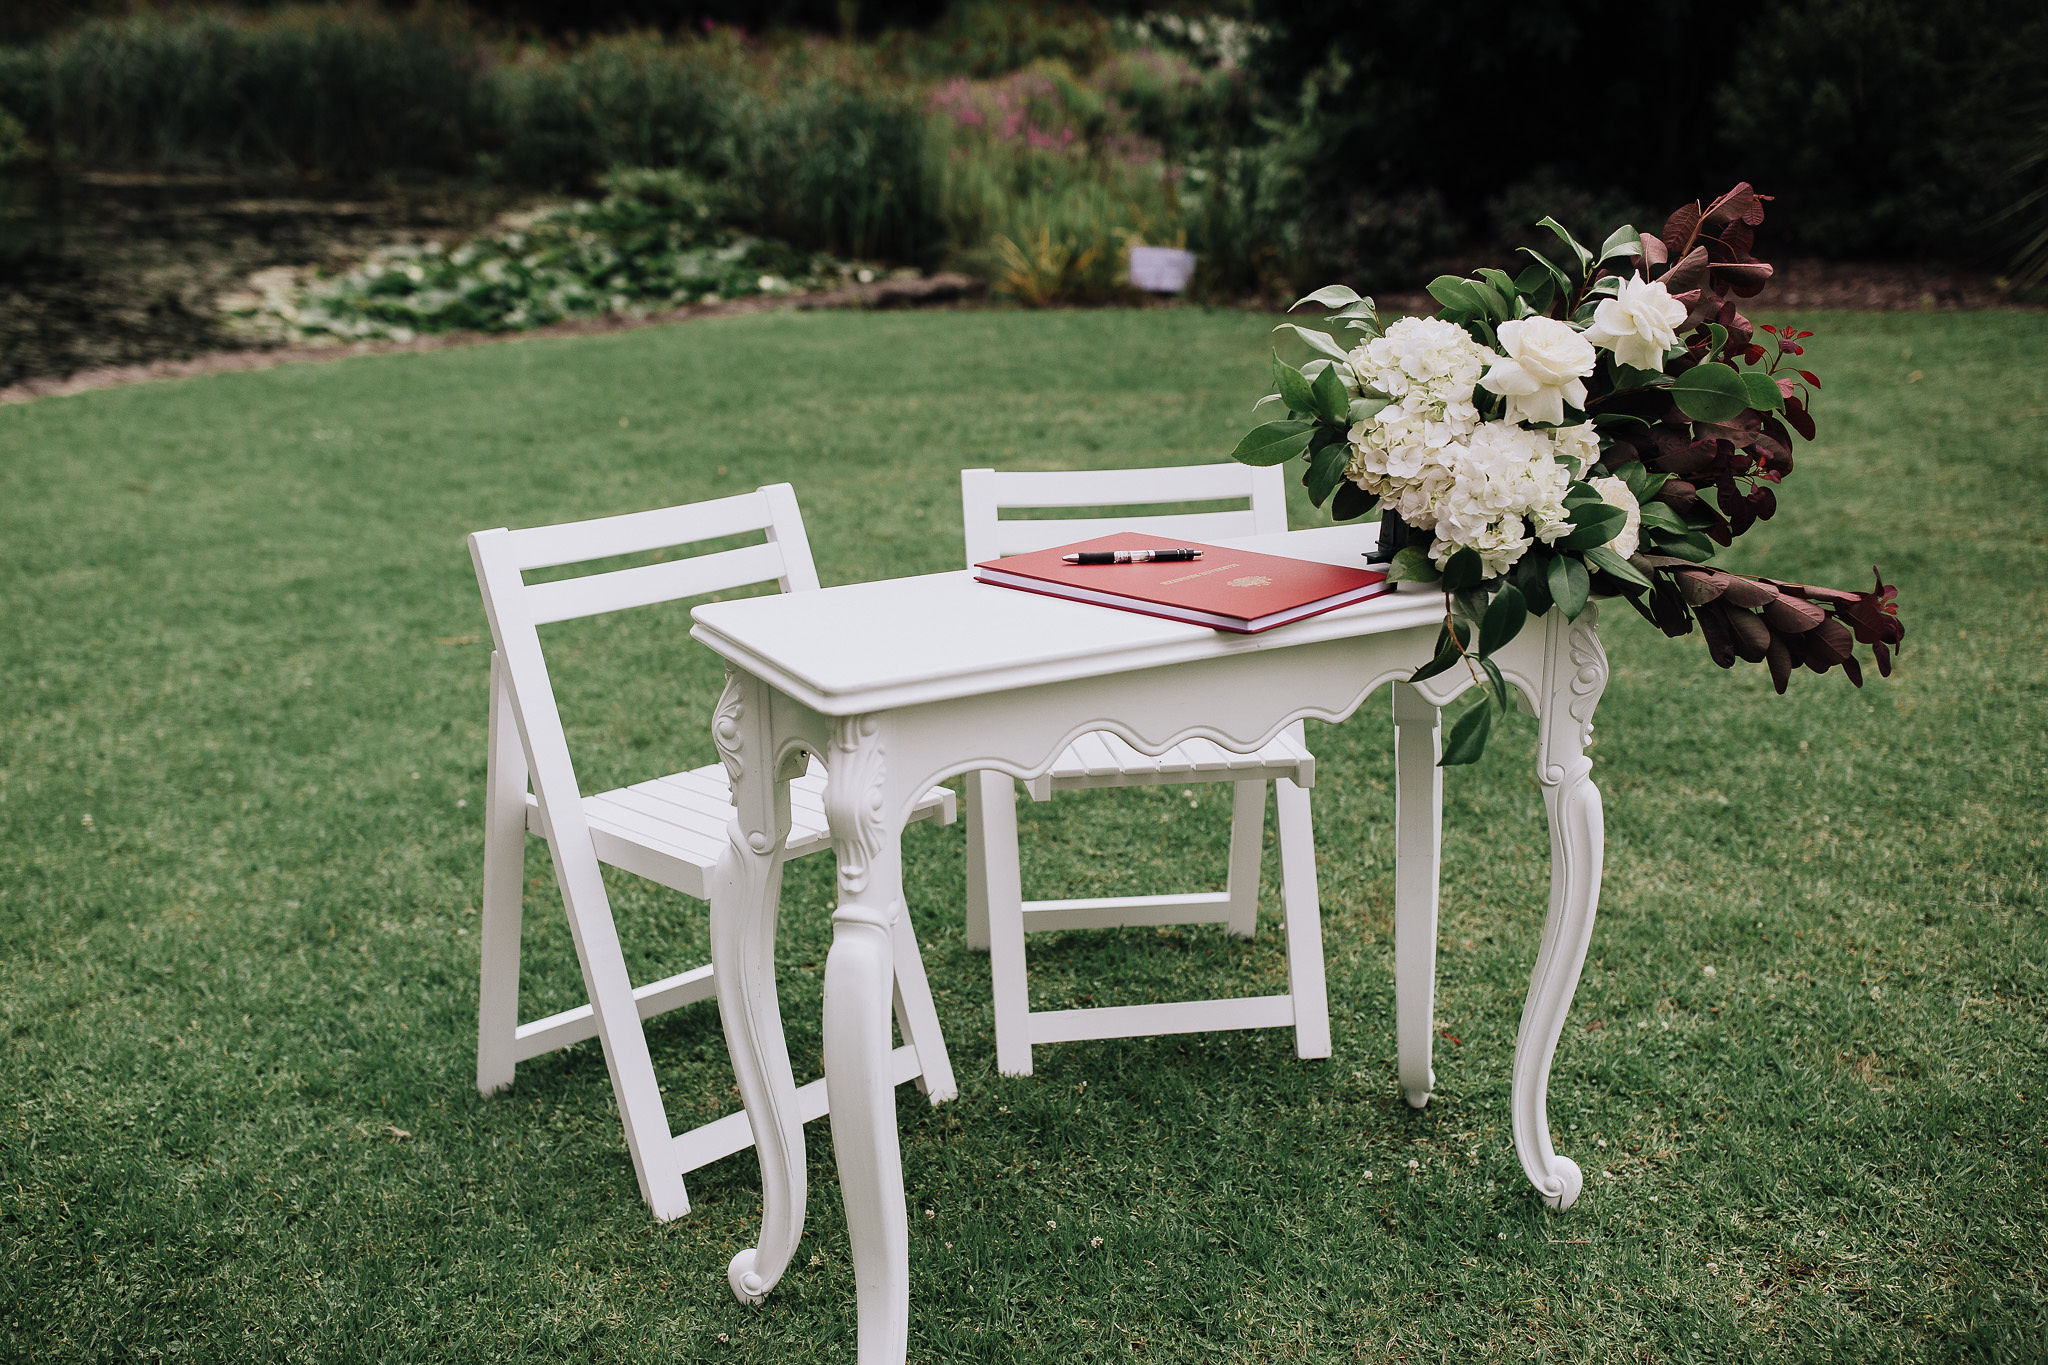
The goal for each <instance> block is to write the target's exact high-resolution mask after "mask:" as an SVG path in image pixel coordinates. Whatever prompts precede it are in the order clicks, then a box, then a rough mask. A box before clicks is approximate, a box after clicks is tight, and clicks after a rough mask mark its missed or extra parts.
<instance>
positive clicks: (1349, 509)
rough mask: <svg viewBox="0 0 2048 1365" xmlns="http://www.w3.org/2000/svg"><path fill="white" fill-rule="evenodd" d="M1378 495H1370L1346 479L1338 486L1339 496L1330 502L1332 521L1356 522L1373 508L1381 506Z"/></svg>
mask: <svg viewBox="0 0 2048 1365" xmlns="http://www.w3.org/2000/svg"><path fill="white" fill-rule="evenodd" d="M1379 502H1380V498H1379V494H1377V493H1368V492H1366V491H1365V490H1364V489H1363V488H1360V487H1359V486H1358V485H1357V484H1355V483H1353V482H1351V480H1349V479H1346V480H1344V482H1342V483H1340V484H1338V485H1337V496H1336V497H1335V498H1334V499H1332V500H1331V502H1330V519H1331V520H1332V521H1356V520H1357V519H1358V518H1360V517H1362V516H1364V515H1365V514H1366V513H1367V512H1370V511H1372V509H1373V508H1375V507H1377V506H1379Z"/></svg>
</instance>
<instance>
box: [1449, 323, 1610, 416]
mask: <svg viewBox="0 0 2048 1365" xmlns="http://www.w3.org/2000/svg"><path fill="white" fill-rule="evenodd" d="M1499 336H1500V346H1501V349H1502V350H1503V351H1505V352H1507V356H1506V358H1505V359H1502V360H1496V361H1494V362H1493V368H1492V369H1489V370H1488V371H1487V372H1486V374H1485V376H1484V377H1483V378H1482V379H1480V381H1479V387H1480V388H1482V389H1485V390H1486V391H1487V392H1488V393H1497V394H1499V395H1500V396H1501V397H1503V398H1505V399H1507V400H1508V410H1507V417H1508V420H1509V421H1510V422H1548V423H1550V424H1551V425H1553V426H1562V425H1563V424H1564V409H1565V404H1567V403H1569V404H1571V405H1572V406H1573V407H1575V408H1583V407H1585V406H1586V384H1585V378H1586V376H1587V375H1589V374H1591V373H1593V367H1594V365H1596V364H1598V363H1599V357H1598V356H1596V355H1594V354H1593V344H1592V343H1591V342H1589V341H1587V340H1586V338H1585V337H1584V336H1583V335H1582V334H1581V333H1580V332H1579V329H1578V328H1576V327H1574V326H1572V325H1571V324H1570V323H1568V322H1559V321H1558V320H1557V319H1556V318H1516V319H1514V320H1513V321H1512V322H1503V323H1502V324H1501V325H1500V332H1499Z"/></svg>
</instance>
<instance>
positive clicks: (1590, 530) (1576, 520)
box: [1551, 502, 1628, 551]
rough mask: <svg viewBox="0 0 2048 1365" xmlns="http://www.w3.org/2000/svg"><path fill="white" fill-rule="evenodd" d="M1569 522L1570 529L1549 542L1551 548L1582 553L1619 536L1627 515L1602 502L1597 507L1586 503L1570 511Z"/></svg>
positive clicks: (1625, 523) (1626, 523)
mask: <svg viewBox="0 0 2048 1365" xmlns="http://www.w3.org/2000/svg"><path fill="white" fill-rule="evenodd" d="M1571 522H1572V529H1571V530H1570V531H1568V532H1566V533H1565V534H1564V535H1563V536H1562V537H1560V538H1559V539H1557V540H1554V541H1552V542H1551V545H1552V547H1553V548H1556V549H1559V550H1565V551H1571V550H1580V551H1584V550H1590V549H1592V548H1593V547H1594V546H1595V545H1605V544H1606V543H1607V542H1608V541H1610V540H1612V539H1614V538H1615V537H1616V536H1618V535H1620V534H1621V528H1622V527H1624V526H1626V525H1628V513H1626V512H1624V511H1622V510H1621V509H1620V508H1619V507H1611V506H1609V505H1608V504H1606V503H1604V502H1603V503H1601V504H1600V505H1599V506H1598V507H1595V506H1593V505H1592V504H1590V503H1588V504H1586V505H1585V506H1583V507H1574V508H1573V509H1572V512H1571Z"/></svg>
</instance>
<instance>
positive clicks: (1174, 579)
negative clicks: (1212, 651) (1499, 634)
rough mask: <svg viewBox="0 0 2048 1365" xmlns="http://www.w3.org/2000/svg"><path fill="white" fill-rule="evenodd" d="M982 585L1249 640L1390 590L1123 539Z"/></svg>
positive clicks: (1311, 570) (1317, 572)
mask: <svg viewBox="0 0 2048 1365" xmlns="http://www.w3.org/2000/svg"><path fill="white" fill-rule="evenodd" d="M1177 547H1185V548H1187V549H1192V550H1200V551H1201V552H1202V557H1201V558H1200V559H1195V560H1181V561H1168V562H1163V563H1151V564H1068V563H1066V562H1065V560H1064V558H1063V557H1064V556H1066V555H1071V554H1080V553H1084V552H1086V551H1090V550H1096V551H1100V550H1165V549H1173V548H1177ZM974 576H975V578H977V579H979V580H980V581H981V582H983V583H994V584H997V585H998V586H1000V587H1005V588H1022V589H1024V590H1025V591H1026V592H1042V593H1045V594H1046V595H1048V596H1051V597H1066V598H1071V599H1073V600H1074V601H1076V602H1093V603H1096V604H1098V605H1100V606H1105V607H1115V608H1117V609H1118V610H1119V611H1135V612H1141V613H1143V614H1144V615H1146V616H1163V617H1165V618H1167V619H1168V620H1170V621H1190V622H1193V623H1194V624H1196V625H1200V626H1214V627H1215V628H1216V629H1217V630H1230V631H1236V632H1237V633H1239V634H1241V635H1249V634H1252V633H1254V632H1256V631H1261V630H1271V629H1272V628H1273V627H1274V626H1284V625H1286V624H1287V623H1288V622H1289V621H1299V620H1301V619H1302V618H1303V617H1306V616H1316V615H1320V614H1321V613H1323V612H1326V611H1335V610H1336V609H1337V608H1339V607H1348V606H1350V605H1351V604H1352V603H1353V602H1362V601H1364V600H1365V599H1366V598H1368V597H1377V596H1379V595H1380V594H1381V593H1383V592H1386V591H1387V590H1388V589H1389V588H1390V587H1391V586H1392V585H1391V584H1389V583H1388V582H1387V576H1386V575H1385V574H1383V573H1378V572H1375V571H1373V570H1369V569H1351V568H1346V567H1344V566H1343V565H1340V564H1321V563H1317V562H1316V561H1314V560H1308V559H1287V558H1284V557H1282V556H1280V555H1262V554H1254V553H1253V552H1251V551H1250V550H1228V549H1224V548H1223V547H1221V546H1218V545H1196V544H1193V543H1192V542H1189V541H1184V540H1164V539H1161V538H1160V537H1158V536H1148V535H1141V534H1138V533H1136V532H1125V533H1123V534H1120V535H1108V536H1100V537H1098V538H1096V539H1094V540H1084V541H1080V542H1078V543H1076V544H1073V545H1056V546H1054V547H1053V548H1052V549H1050V550H1038V551H1034V552H1033V553H1031V554H1027V555H1010V556H1008V557H1007V558H1004V559H990V560H986V561H984V562H982V563H980V564H977V565H975V566H974Z"/></svg>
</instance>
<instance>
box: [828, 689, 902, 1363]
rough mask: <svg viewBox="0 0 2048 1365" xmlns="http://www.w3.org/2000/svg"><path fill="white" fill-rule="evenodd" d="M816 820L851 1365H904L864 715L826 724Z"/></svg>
mask: <svg viewBox="0 0 2048 1365" xmlns="http://www.w3.org/2000/svg"><path fill="white" fill-rule="evenodd" d="M828 766H829V768H830V771H831V775H830V777H828V778H827V779H826V783H825V819H826V823H827V824H828V825H829V826H830V828H831V831H832V848H833V851H834V852H836V853H837V854H838V855H839V908H838V910H837V911H836V912H835V913H834V914H833V916H832V951H831V953H830V955H828V956H827V958H826V959H825V1095H826V1099H827V1100H828V1101H829V1103H830V1106H831V1113H832V1145H833V1149H834V1152H835V1154H836V1156H837V1158H838V1164H839V1184H840V1189H841V1191H842V1194H843V1197H844V1199H845V1201H846V1225H847V1231H848V1234H849V1236H850V1239H851V1241H852V1243H853V1278H854V1288H855V1293H856V1296H857V1299H858V1309H859V1323H860V1326H859V1361H860V1365H902V1361H903V1357H904V1353H905V1351H906V1350H907V1349H908V1342H909V1336H910V1224H909V1218H908V1216H907V1215H906V1213H905V1210H904V1202H903V1159H902V1153H901V1151H900V1149H899V1147H898V1145H897V1134H896V1103H895V1095H896V1090H895V1086H894V1084H893V1083H892V1081H891V1078H890V1069H889V1052H890V1046H889V1044H890V1038H889V1017H890V1015H889V1007H890V998H891V994H892V986H893V983H894V980H895V946H894V943H893V935H894V931H895V924H896V920H897V917H898V916H899V915H901V914H903V913H904V911H903V868H902V849H901V840H902V817H901V815H900V814H899V812H898V803H896V802H895V801H893V800H891V799H890V795H889V788H888V776H887V771H886V768H885V756H884V754H883V751H882V744H881V736H880V734H879V732H878V726H877V724H876V720H875V718H874V717H873V716H854V717H848V718H846V719H843V720H840V721H837V722H835V723H834V726H833V734H832V754H831V759H830V762H829V764H828Z"/></svg>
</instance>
